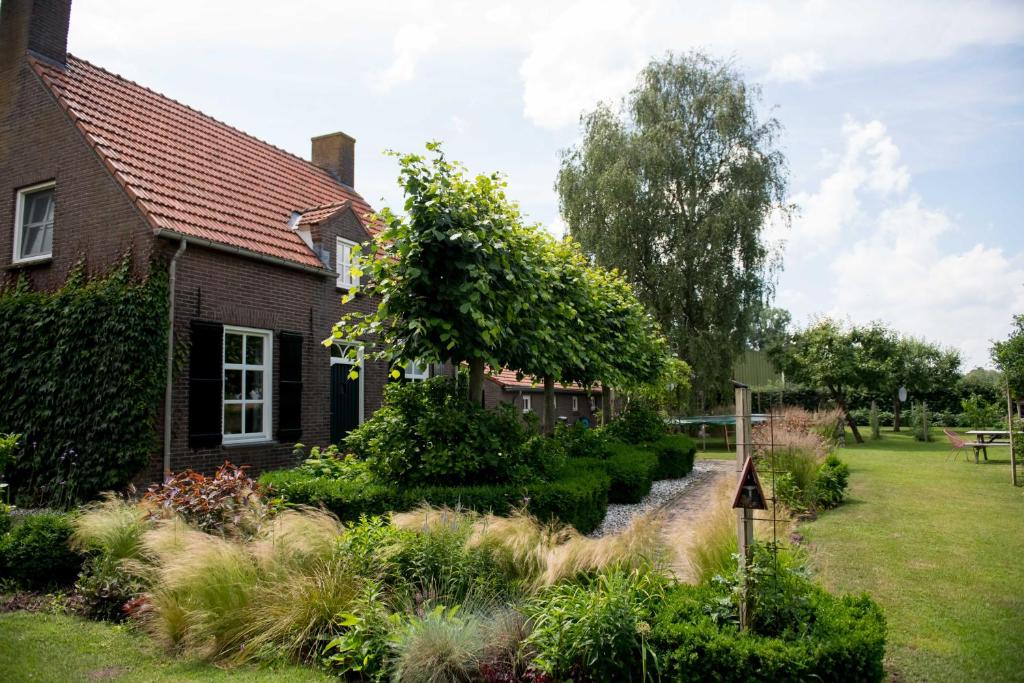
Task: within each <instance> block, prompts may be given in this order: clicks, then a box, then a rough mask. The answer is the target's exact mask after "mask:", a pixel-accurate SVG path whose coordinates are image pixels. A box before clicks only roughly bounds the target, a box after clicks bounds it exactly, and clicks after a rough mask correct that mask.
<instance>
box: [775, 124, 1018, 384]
mask: <svg viewBox="0 0 1024 683" xmlns="http://www.w3.org/2000/svg"><path fill="white" fill-rule="evenodd" d="M841 133H842V136H843V138H844V140H845V152H844V154H843V155H842V156H841V157H840V160H839V162H838V166H837V168H836V169H835V170H834V172H833V173H832V174H830V175H829V176H828V177H826V178H825V179H824V180H823V181H822V182H821V184H820V186H819V189H818V191H817V192H815V193H813V194H803V195H798V197H797V199H798V201H800V202H801V203H802V204H803V205H804V207H805V210H804V212H803V215H802V216H801V217H800V219H799V220H798V221H797V222H796V223H795V226H794V233H795V235H794V239H793V241H791V243H790V245H789V247H788V253H789V255H790V256H791V257H792V256H793V255H795V254H797V253H801V254H807V253H808V252H809V248H810V247H811V246H813V245H814V244H817V245H818V246H828V247H829V248H830V249H831V250H832V252H833V253H834V252H838V255H837V256H836V257H835V258H834V259H833V260H832V261H831V263H830V264H829V266H828V271H827V275H825V276H824V277H826V278H827V279H828V286H827V287H821V286H820V284H819V285H818V290H817V292H818V294H817V295H816V296H815V297H814V301H813V302H808V301H806V298H804V299H803V300H801V301H799V302H798V301H797V299H795V298H794V299H793V300H790V298H789V297H788V296H787V294H786V292H787V291H789V292H790V293H792V291H793V287H792V285H790V286H789V287H788V288H787V289H785V290H783V292H781V293H780V301H781V302H784V303H785V304H786V305H789V306H792V307H794V308H796V309H797V311H800V309H801V307H802V306H801V304H802V305H803V306H806V305H807V304H808V303H810V304H811V305H817V306H823V305H824V306H825V307H828V308H830V310H829V311H828V312H829V313H830V314H831V315H834V316H837V317H840V318H850V319H852V320H854V321H856V322H867V321H870V320H883V321H885V322H886V323H888V324H890V325H892V326H893V327H895V328H896V329H899V330H901V331H902V332H904V333H906V334H912V335H914V336H923V337H926V338H928V339H931V340H934V341H939V342H941V343H944V344H948V345H951V346H954V347H956V348H959V349H960V350H961V351H962V352H963V354H964V357H965V360H966V364H967V365H969V366H973V365H975V364H988V347H989V343H990V340H991V339H994V338H1001V337H1003V336H1004V335H1005V334H1006V331H1007V329H1008V327H1009V323H1010V313H1011V312H1013V311H1020V310H1024V258H1022V256H1021V255H1010V254H1007V253H1005V252H1004V250H1003V249H1001V248H1000V247H993V246H987V245H984V244H974V245H972V246H971V247H970V248H968V249H966V250H961V251H957V250H954V249H951V248H949V246H948V245H949V244H951V243H953V238H955V237H956V236H958V235H959V233H960V226H958V225H957V222H956V221H955V220H953V218H951V217H950V216H949V215H947V214H946V213H945V212H944V211H942V210H941V209H938V208H934V207H929V206H927V205H925V203H924V202H923V201H922V200H921V198H920V197H918V196H917V195H916V194H914V193H913V192H912V189H911V175H910V172H909V170H908V169H907V168H906V167H905V166H904V165H902V164H901V163H900V151H899V148H898V147H897V146H896V144H895V143H894V142H893V140H892V138H891V137H890V136H889V134H888V133H887V131H886V129H885V126H884V125H883V124H882V123H881V122H879V121H871V122H869V123H866V124H862V123H858V122H856V121H854V120H850V119H848V120H847V121H846V122H844V123H843V125H842V128H841ZM868 207H877V208H874V209H873V210H872V209H871V208H868ZM817 258H821V254H820V252H819V253H818V256H817ZM807 286H814V285H813V284H809V285H807ZM829 288H831V290H832V297H831V301H829V302H828V303H824V302H825V301H826V300H824V299H823V295H824V294H825V292H826V291H827V290H828V289H829Z"/></svg>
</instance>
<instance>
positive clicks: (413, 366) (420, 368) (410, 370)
mask: <svg viewBox="0 0 1024 683" xmlns="http://www.w3.org/2000/svg"><path fill="white" fill-rule="evenodd" d="M428 377H430V365H429V364H427V363H423V362H420V361H415V360H414V361H409V363H408V364H406V366H405V378H406V379H407V380H409V381H410V382H422V381H423V380H425V379H427V378H428Z"/></svg>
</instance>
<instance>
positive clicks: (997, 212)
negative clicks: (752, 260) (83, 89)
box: [69, 0, 1024, 368]
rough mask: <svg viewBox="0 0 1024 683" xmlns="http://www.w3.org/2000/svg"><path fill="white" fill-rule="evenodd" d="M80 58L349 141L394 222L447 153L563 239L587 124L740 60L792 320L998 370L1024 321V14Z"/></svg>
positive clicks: (125, 8) (135, 9)
mask: <svg viewBox="0 0 1024 683" xmlns="http://www.w3.org/2000/svg"><path fill="white" fill-rule="evenodd" d="M69 49H70V51H71V52H72V53H73V54H75V55H77V56H78V57H81V58H84V59H87V60H89V61H91V62H93V63H94V64H97V65H99V66H102V67H104V68H106V69H108V70H110V71H113V72H114V73H118V74H121V75H122V76H125V77H127V78H129V79H131V80H134V81H137V82H139V83H141V84H143V85H145V86H147V87H150V88H152V89H153V90H156V91H158V92H161V93H163V94H165V95H168V96H170V97H173V98H174V99H177V100H179V101H182V102H184V103H186V104H188V105H190V106H192V107H195V108H196V109H199V110H201V111H203V112H205V113H207V114H209V115H211V116H213V117H215V118H217V119H220V120H222V121H224V122H226V123H229V124H230V125H232V126H235V127H236V128H239V129H241V130H244V131H246V132H248V133H250V134H253V135H255V136H256V137H259V138H261V139H263V140H266V141H268V142H270V143H272V144H274V145H277V146H278V147H281V148H283V149H286V150H288V151H290V152H293V153H295V154H298V155H301V156H304V157H306V158H308V157H309V151H310V150H309V146H310V143H309V138H311V137H313V136H315V135H320V134H323V133H328V132H333V131H337V130H341V131H344V132H346V133H348V134H350V135H352V136H353V137H355V138H356V140H357V144H356V172H355V186H356V189H357V190H359V191H360V192H361V193H362V194H363V196H365V197H366V198H367V199H368V200H369V201H370V202H371V203H372V204H374V205H375V206H376V207H378V208H379V207H381V206H384V205H387V206H391V207H393V208H396V209H398V208H400V207H401V202H402V197H401V193H400V191H399V188H398V186H397V183H396V177H397V166H396V164H395V161H394V160H393V159H392V158H390V157H388V156H386V155H385V154H384V151H385V150H388V149H392V150H397V151H402V152H409V151H420V150H422V149H423V144H424V143H425V142H426V141H428V140H441V141H443V142H444V147H445V150H446V153H447V154H448V155H449V157H451V158H454V159H458V160H460V161H462V162H464V163H465V164H466V165H467V167H468V168H469V169H470V170H471V171H473V172H491V171H501V172H503V173H505V174H506V175H507V178H508V182H509V191H510V192H509V193H510V195H511V197H512V198H513V199H516V200H517V201H518V202H519V203H520V204H521V207H522V209H523V211H524V212H525V213H526V214H527V216H528V217H529V219H531V220H532V221H536V222H539V223H541V224H543V225H544V226H545V227H546V228H547V229H549V230H551V231H553V232H555V233H556V234H560V233H561V232H562V231H564V229H565V227H564V223H563V222H562V221H561V220H560V218H559V215H558V197H557V194H556V193H555V190H554V181H555V176H556V173H557V170H558V166H559V160H560V155H561V152H562V151H563V150H565V149H567V148H570V147H572V146H573V145H574V144H576V143H577V142H578V141H579V137H580V127H579V117H580V114H581V113H583V112H585V111H588V110H590V109H593V108H594V106H595V105H596V104H597V103H598V102H601V101H605V102H611V103H617V102H618V101H620V100H621V98H622V97H623V96H624V95H625V94H626V93H628V91H629V90H630V89H631V88H632V87H633V85H634V84H635V81H636V76H637V74H638V72H639V71H640V69H642V68H643V66H644V65H645V64H646V63H647V62H648V61H650V60H651V59H652V58H661V57H664V56H665V55H666V54H667V53H668V52H670V51H671V52H675V53H682V52H687V51H691V50H700V51H703V52H705V53H707V54H710V55H712V56H715V57H718V58H721V59H727V60H731V61H732V63H733V65H734V66H735V68H736V69H737V70H738V71H739V72H740V73H741V74H743V76H744V78H745V79H746V80H747V81H748V82H749V83H753V84H758V85H760V87H761V97H762V99H761V111H760V115H761V116H762V117H767V116H774V117H776V118H777V119H778V120H779V121H780V123H781V124H782V126H783V129H784V130H783V135H782V137H781V139H780V147H781V149H782V151H783V152H784V153H785V155H786V157H787V159H788V167H789V183H790V192H791V201H792V202H794V203H795V204H796V205H797V206H798V207H799V214H798V215H797V217H796V218H795V219H794V221H793V223H792V225H791V226H790V227H789V228H782V227H780V226H771V227H770V228H769V230H768V232H767V235H768V239H770V240H772V242H773V243H775V244H777V245H778V246H779V247H780V249H782V253H783V267H784V270H783V272H782V273H781V275H780V276H779V281H778V283H777V297H776V301H775V304H776V305H778V306H782V307H785V308H787V309H789V310H790V311H791V313H792V314H793V318H794V320H795V321H796V322H797V324H798V325H804V324H807V323H808V322H809V321H810V320H812V319H813V317H814V316H818V315H832V316H835V317H839V318H841V319H844V320H849V321H850V322H854V323H860V322H868V321H871V320H880V321H883V322H885V323H888V324H889V325H891V326H893V327H894V328H895V329H897V330H899V331H901V332H902V333H904V334H908V335H913V336H916V337H921V338H926V339H928V340H930V341H933V342H937V343H940V344H943V345H948V346H952V347H955V348H957V349H959V350H960V351H961V352H962V354H963V356H964V364H965V367H966V368H970V367H974V366H976V365H990V361H989V356H988V348H989V346H990V343H991V340H993V339H1000V338H1003V337H1005V336H1006V335H1007V333H1008V331H1009V329H1010V324H1011V317H1012V315H1013V314H1015V313H1021V312H1024V221H1022V219H1021V216H1022V215H1024V191H1022V190H1024V163H1022V159H1021V157H1022V153H1024V3H1021V2H996V1H989V2H985V1H979V2H948V1H946V0H901V1H900V2H892V1H891V0H887V1H876V0H862V1H860V2H823V1H819V0H809V1H804V2H787V1H785V0H779V1H773V2H760V3H759V2H735V1H730V0H720V1H717V2H716V1H710V2H668V1H665V2H659V1H657V0H651V1H646V0H645V1H642V2H627V1H625V0H619V1H618V2H606V1H604V0H588V1H581V2H564V3H559V2H534V1H533V0H519V1H516V2H507V1H505V0H492V1H490V2H479V3H474V2H462V1H458V0H455V1H450V2H402V1H394V2H374V3H352V2H342V1H339V0H294V1H293V2H288V3H283V2H261V1H259V0H218V1H217V2H215V3H211V2H208V1H206V0H178V2H174V3H158V2H151V3H142V2H138V1H137V0H136V1H129V0H74V5H73V10H72V19H71V33H70V37H69Z"/></svg>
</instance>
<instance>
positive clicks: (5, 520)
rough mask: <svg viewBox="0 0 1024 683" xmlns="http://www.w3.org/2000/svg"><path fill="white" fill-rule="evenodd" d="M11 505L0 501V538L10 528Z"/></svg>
mask: <svg viewBox="0 0 1024 683" xmlns="http://www.w3.org/2000/svg"><path fill="white" fill-rule="evenodd" d="M12 523H13V522H12V519H11V506H10V505H8V504H7V503H0V538H2V537H3V535H4V534H6V533H7V532H8V531H10V530H11V525H12Z"/></svg>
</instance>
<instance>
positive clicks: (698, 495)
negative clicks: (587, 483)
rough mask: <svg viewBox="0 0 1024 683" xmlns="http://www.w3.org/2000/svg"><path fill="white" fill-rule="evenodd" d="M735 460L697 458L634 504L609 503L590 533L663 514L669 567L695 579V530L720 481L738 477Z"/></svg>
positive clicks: (678, 575)
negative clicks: (687, 471)
mask: <svg viewBox="0 0 1024 683" xmlns="http://www.w3.org/2000/svg"><path fill="white" fill-rule="evenodd" d="M735 467H736V463H735V462H733V461H732V460H698V461H697V462H696V463H694V466H693V471H692V472H690V474H689V476H687V477H685V478H683V479H665V480H662V481H656V482H654V486H652V487H651V492H650V493H649V494H647V496H646V497H645V498H644V499H643V500H642V501H640V502H639V503H636V504H634V505H621V504H610V505H609V506H608V514H607V515H606V516H605V518H604V521H603V522H602V523H601V526H600V527H599V528H598V529H597V530H596V531H594V532H593V533H591V534H590V536H591V537H593V538H599V537H601V536H604V535H605V534H610V533H616V532H619V531H622V530H623V529H624V528H626V527H627V526H629V523H630V522H631V521H632V520H633V518H634V517H636V516H637V515H643V514H648V513H653V514H659V515H661V520H662V522H661V523H662V535H663V537H664V539H665V547H666V548H668V549H669V550H670V554H669V558H668V562H669V569H670V570H671V572H672V573H673V574H675V576H676V578H678V579H679V580H680V581H687V582H693V581H694V573H693V569H692V567H691V565H690V561H689V559H688V558H689V553H690V548H691V547H692V545H693V542H694V530H695V529H697V528H699V527H700V525H701V522H702V518H703V516H704V515H706V514H707V513H709V512H710V511H712V510H713V509H714V507H713V503H714V502H715V496H717V495H721V487H720V482H722V481H723V480H725V479H727V478H730V477H733V476H735V473H734V472H735Z"/></svg>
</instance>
